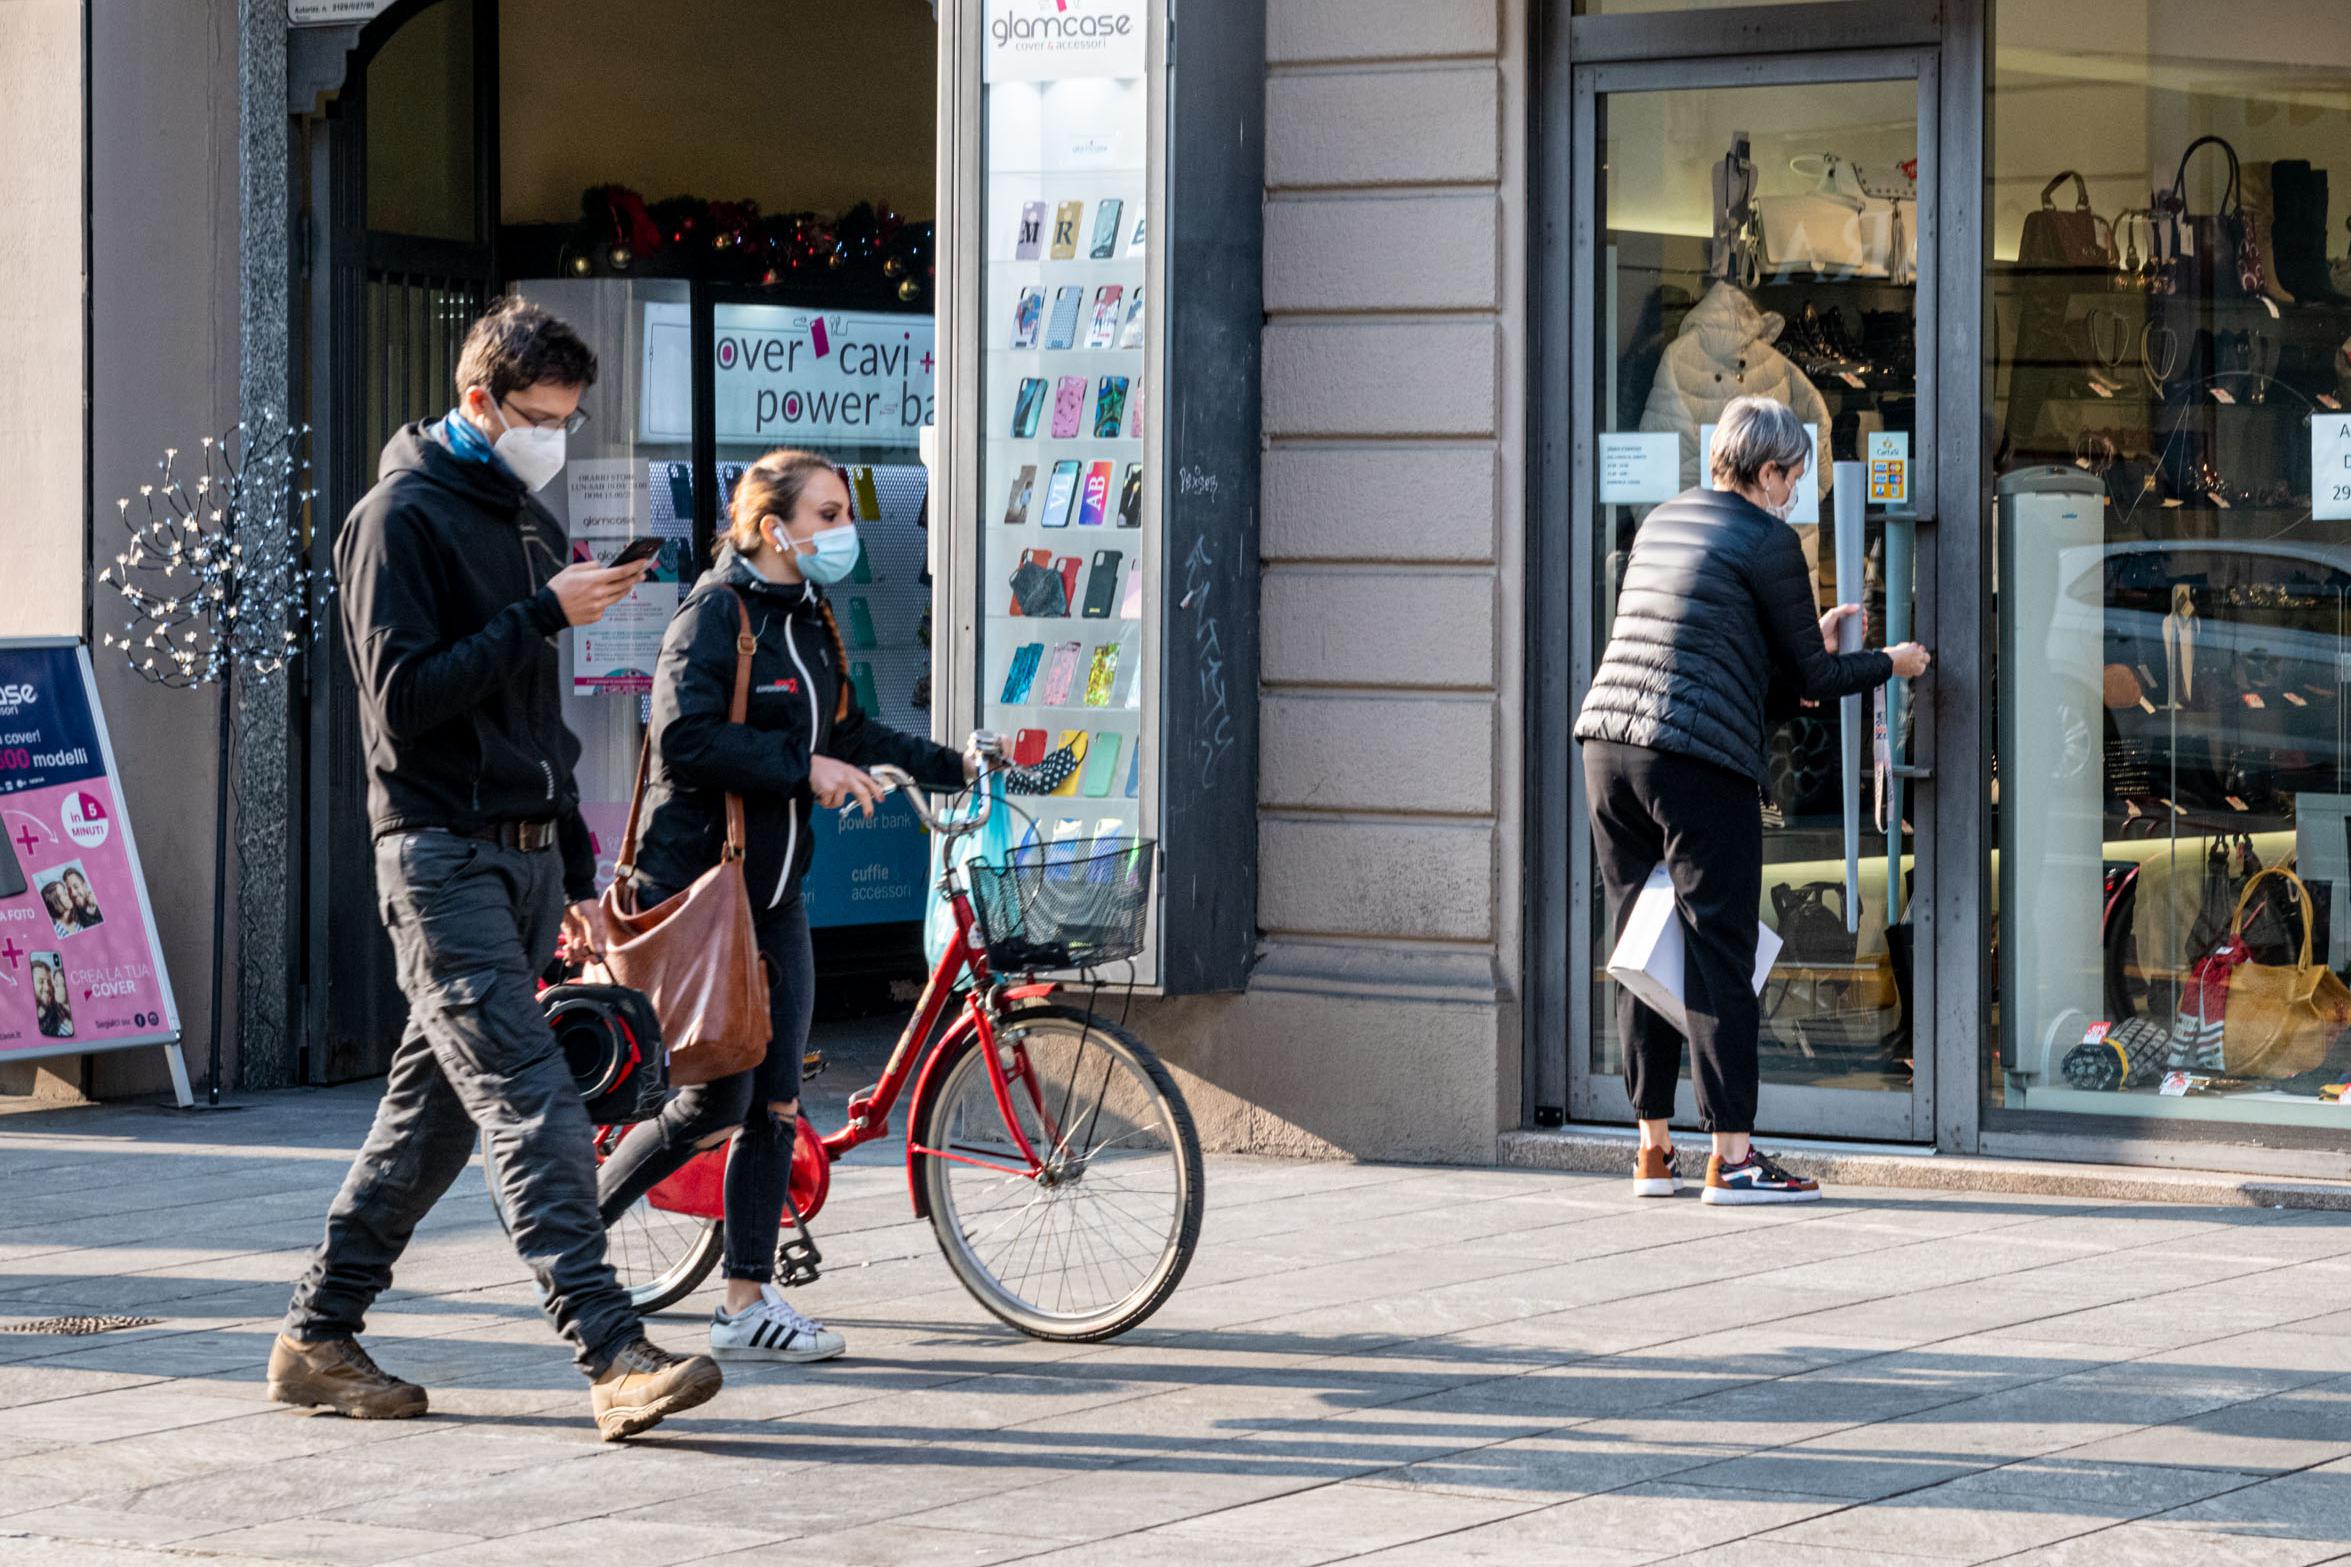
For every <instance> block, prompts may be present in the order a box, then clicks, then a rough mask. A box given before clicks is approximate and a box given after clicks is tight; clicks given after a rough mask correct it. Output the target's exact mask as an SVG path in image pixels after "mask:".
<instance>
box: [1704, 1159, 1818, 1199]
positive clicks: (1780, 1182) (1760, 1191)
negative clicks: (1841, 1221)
mask: <svg viewBox="0 0 2351 1567" xmlns="http://www.w3.org/2000/svg"><path fill="white" fill-rule="evenodd" d="M1701 1200H1702V1201H1705V1202H1710V1203H1714V1204H1716V1205H1717V1206H1722V1205H1726V1204H1727V1205H1731V1206H1743V1205H1746V1204H1751V1203H1767V1202H1818V1201H1819V1200H1820V1183H1819V1182H1818V1181H1811V1180H1806V1179H1805V1178H1804V1177H1803V1176H1801V1175H1791V1174H1789V1173H1788V1172H1787V1171H1785V1170H1783V1169H1781V1168H1780V1167H1779V1166H1778V1165H1776V1164H1774V1163H1773V1162H1772V1160H1771V1156H1770V1155H1769V1154H1767V1153H1765V1152H1763V1150H1761V1149H1760V1148H1750V1149H1748V1150H1747V1157H1746V1158H1745V1159H1744V1160H1743V1161H1741V1162H1740V1163H1738V1164H1724V1163H1723V1162H1722V1155H1720V1154H1714V1155H1711V1156H1710V1157H1709V1158H1708V1159H1707V1161H1706V1191H1705V1194H1704V1196H1703V1197H1702V1198H1701Z"/></svg>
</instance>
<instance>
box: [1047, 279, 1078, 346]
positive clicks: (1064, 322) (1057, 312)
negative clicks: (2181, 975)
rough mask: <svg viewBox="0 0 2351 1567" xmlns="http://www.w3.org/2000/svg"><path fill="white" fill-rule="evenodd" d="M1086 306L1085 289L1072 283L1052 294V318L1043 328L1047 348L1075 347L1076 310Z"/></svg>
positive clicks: (1076, 334)
mask: <svg viewBox="0 0 2351 1567" xmlns="http://www.w3.org/2000/svg"><path fill="white" fill-rule="evenodd" d="M1085 307H1086V291H1085V290H1084V289H1082V288H1079V287H1077V286H1076V285H1075V284H1072V285H1071V286H1070V287H1068V288H1064V289H1060V290H1057V291H1056V292H1055V293H1054V295H1053V319H1052V321H1051V322H1050V323H1048V324H1047V326H1046V328H1045V346H1046V347H1047V348H1075V347H1077V343H1078V312H1079V311H1081V310H1083V309H1084V308H1085Z"/></svg>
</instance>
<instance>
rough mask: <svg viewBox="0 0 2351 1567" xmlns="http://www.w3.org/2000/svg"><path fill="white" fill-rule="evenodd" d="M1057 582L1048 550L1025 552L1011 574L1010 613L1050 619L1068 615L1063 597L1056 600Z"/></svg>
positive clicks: (1051, 555)
mask: <svg viewBox="0 0 2351 1567" xmlns="http://www.w3.org/2000/svg"><path fill="white" fill-rule="evenodd" d="M1058 581H1059V578H1058V575H1057V573H1055V571H1054V570H1053V552H1052V551H1051V550H1027V551H1024V552H1023V553H1022V555H1021V557H1020V564H1019V565H1018V566H1016V567H1014V568H1013V572H1012V613H1013V614H1015V615H1029V616H1035V617H1038V618H1040V619H1047V620H1050V619H1053V618H1055V617H1057V616H1061V615H1066V614H1068V613H1069V602H1068V599H1067V596H1066V595H1062V596H1058V597H1057V596H1056V594H1055V592H1054V588H1055V587H1056V585H1057V583H1058Z"/></svg>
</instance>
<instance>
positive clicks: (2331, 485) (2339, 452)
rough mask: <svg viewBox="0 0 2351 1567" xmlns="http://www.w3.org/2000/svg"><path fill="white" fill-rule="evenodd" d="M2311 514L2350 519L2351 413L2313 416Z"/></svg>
mask: <svg viewBox="0 0 2351 1567" xmlns="http://www.w3.org/2000/svg"><path fill="white" fill-rule="evenodd" d="M2310 515H2311V516H2312V517H2314V518H2316V519H2317V520H2318V521H2320V522H2341V521H2345V520H2351V414H2323V415H2321V414H2313V415H2312V416H2311V420H2310Z"/></svg>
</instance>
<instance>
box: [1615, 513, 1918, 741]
mask: <svg viewBox="0 0 2351 1567" xmlns="http://www.w3.org/2000/svg"><path fill="white" fill-rule="evenodd" d="M1893 673H1894V664H1893V660H1891V659H1889V658H1888V657H1887V656H1886V655H1885V654H1883V653H1830V652H1827V651H1825V650H1824V649H1823V648H1822V647H1821V642H1820V625H1819V621H1818V617H1817V611H1815V609H1814V608H1813V601H1812V590H1811V577H1810V574H1809V573H1808V572H1807V571H1806V569H1805V564H1804V548H1803V546H1802V545H1800V544H1799V543H1797V541H1796V535H1795V532H1794V530H1792V529H1791V528H1789V526H1788V525H1787V524H1786V523H1784V522H1781V521H1780V520H1779V519H1778V518H1776V517H1774V516H1772V515H1771V513H1769V512H1767V511H1765V510H1764V509H1763V508H1762V507H1760V506H1757V505H1755V504H1754V503H1753V502H1751V501H1748V500H1745V499H1743V498H1741V497H1740V496H1738V495H1734V494H1732V493H1731V492H1730V491H1728V490H1706V489H1697V490H1685V491H1683V492H1682V493H1681V494H1679V495H1677V496H1675V497H1674V498H1673V499H1672V500H1670V501H1667V502H1666V503H1665V504H1664V505H1662V506H1660V507H1658V508H1657V509H1656V510H1655V511H1653V512H1651V513H1650V514H1649V515H1648V517H1646V518H1645V519H1643V521H1642V523H1641V528H1640V532H1639V533H1637V534H1635V535H1634V537H1633V553H1632V558H1631V559H1630V560H1628V561H1627V562H1626V563H1625V571H1624V586H1623V588H1622V590H1621V591H1620V592H1619V593H1618V595H1617V600H1616V627H1615V631H1614V633H1613V634H1612V635H1611V636H1610V637H1609V639H1608V651H1607V652H1606V653H1604V654H1603V655H1602V656H1601V659H1600V668H1599V670H1598V671H1597V672H1596V673H1595V674H1594V675H1593V677H1592V689H1591V691H1590V692H1589V693H1587V694H1586V695H1585V697H1584V707H1583V711H1582V713H1581V714H1579V715H1578V716H1577V718H1576V726H1575V737H1576V738H1577V739H1578V740H1613V741H1616V742H1617V743H1618V744H1620V745H1637V746H1642V747H1644V748H1646V749H1648V750H1651V751H1666V752H1670V753H1672V754H1673V755H1676V756H1689V757H1695V758H1696V759H1698V760H1699V761H1702V762H1711V763H1713V764H1714V765H1715V766H1717V767H1725V768H1728V769H1730V770H1731V771H1732V772H1735V773H1740V774H1743V775H1745V776H1746V777H1749V778H1752V779H1754V780H1755V782H1756V784H1757V786H1758V787H1765V786H1767V784H1768V776H1767V773H1766V770H1765V757H1764V726H1765V722H1766V719H1765V711H1766V708H1767V706H1773V707H1776V706H1778V705H1779V704H1780V703H1782V702H1792V701H1793V700H1794V699H1796V698H1799V697H1801V698H1806V699H1810V700H1813V701H1822V700H1826V699H1827V698H1830V697H1839V696H1849V695H1851V694H1853V693H1854V692H1857V691H1866V690H1868V689H1869V688H1870V687H1872V686H1875V685H1878V684H1881V683H1882V682H1884V681H1886V680H1888V679H1890V678H1891V677H1892V676H1893Z"/></svg>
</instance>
